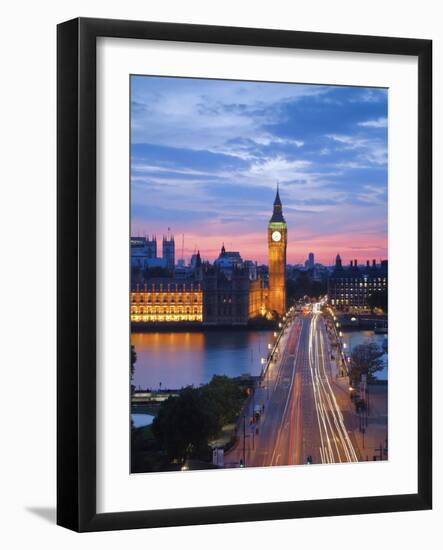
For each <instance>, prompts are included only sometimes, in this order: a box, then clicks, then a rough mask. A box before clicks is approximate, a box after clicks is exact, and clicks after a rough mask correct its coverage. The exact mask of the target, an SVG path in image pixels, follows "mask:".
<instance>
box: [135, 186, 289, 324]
mask: <svg viewBox="0 0 443 550" xmlns="http://www.w3.org/2000/svg"><path fill="white" fill-rule="evenodd" d="M286 242H287V228H286V222H285V220H284V218H283V214H282V204H281V201H280V196H279V193H278V190H277V194H276V197H275V201H274V208H273V214H272V218H271V220H270V222H269V224H268V250H269V274H268V281H269V284H267V281H266V275H267V272H266V268H265V267H264V266H260V267H259V266H257V263H256V262H252V261H250V260H245V261H244V260H243V259H242V257H241V255H240V253H239V252H238V251H227V250H226V248H225V246H224V245H222V248H221V250H220V254H219V256H218V258H217V259H216V260H215V261H214V263H213V265H211V264H209V262H202V259H201V257H200V252H197V253H196V254H194V255H193V256H192V258H191V262H190V265H189V266H185V265H184V263H181V264H180V265H178V266H176V267H175V270H174V272H172V270H171V275H170V276H169V277H163V278H162V279H161V280H160V279H155V280H150V279H149V273H148V277H147V278H146V279H143V278H140V277H139V278H137V279H134V278H133V279H132V290H131V322H132V323H134V324H139V323H147V324H149V323H170V322H177V323H183V322H186V323H200V324H203V325H205V326H217V325H231V326H235V325H240V326H245V325H247V324H248V322H249V321H250V320H253V319H260V318H264V317H266V318H268V319H271V318H275V317H276V316H277V317H278V316H282V315H284V314H285V312H286V289H285V282H286ZM174 247H175V245H174V238H173V237H171V238H169V237H168V238H166V237H164V238H163V258H162V260H163V261H164V262H165V264H166V266H167V267H170V266H172V267H174V258H175V248H174Z"/></svg>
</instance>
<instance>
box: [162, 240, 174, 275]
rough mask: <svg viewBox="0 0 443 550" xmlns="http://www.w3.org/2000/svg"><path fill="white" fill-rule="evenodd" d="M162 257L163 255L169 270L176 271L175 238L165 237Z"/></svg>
mask: <svg viewBox="0 0 443 550" xmlns="http://www.w3.org/2000/svg"><path fill="white" fill-rule="evenodd" d="M162 255H163V259H164V260H165V261H166V267H167V268H168V269H174V266H175V241H174V236H171V237H169V236H168V237H163V247H162Z"/></svg>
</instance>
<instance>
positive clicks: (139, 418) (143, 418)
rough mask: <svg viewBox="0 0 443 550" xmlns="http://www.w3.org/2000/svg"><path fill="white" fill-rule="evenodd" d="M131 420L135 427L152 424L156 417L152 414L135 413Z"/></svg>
mask: <svg viewBox="0 0 443 550" xmlns="http://www.w3.org/2000/svg"><path fill="white" fill-rule="evenodd" d="M131 420H132V424H133V425H134V428H141V427H142V426H150V425H151V424H152V422H153V420H154V417H153V416H152V414H144V413H133V414H131Z"/></svg>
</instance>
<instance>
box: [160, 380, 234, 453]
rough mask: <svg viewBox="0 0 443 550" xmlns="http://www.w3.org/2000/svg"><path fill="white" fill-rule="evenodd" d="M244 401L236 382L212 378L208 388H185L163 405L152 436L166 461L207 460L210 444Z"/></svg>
mask: <svg viewBox="0 0 443 550" xmlns="http://www.w3.org/2000/svg"><path fill="white" fill-rule="evenodd" d="M244 399H245V393H244V389H243V388H242V387H241V386H240V384H239V383H238V381H236V380H233V379H231V378H228V377H227V376H213V377H212V380H211V381H210V382H209V384H205V385H204V386H201V387H199V388H191V387H189V388H185V389H184V390H182V391H181V392H180V394H179V395H178V396H177V397H170V398H169V399H168V400H167V401H165V402H164V403H162V405H161V407H160V410H159V413H158V415H157V416H156V418H155V419H154V421H153V423H152V433H153V434H154V437H155V438H156V440H157V442H158V444H159V446H160V448H161V449H163V450H164V451H165V453H166V454H167V456H168V458H169V460H171V461H174V460H175V461H178V462H183V461H184V460H186V459H187V458H199V459H203V460H206V459H207V457H208V454H210V449H209V441H210V440H212V439H214V438H216V437H217V436H218V435H219V434H220V431H221V429H222V427H223V426H224V425H225V424H227V423H229V422H233V421H235V419H236V418H237V416H238V414H239V412H240V410H241V408H242V406H243V403H244ZM208 452H209V453H208Z"/></svg>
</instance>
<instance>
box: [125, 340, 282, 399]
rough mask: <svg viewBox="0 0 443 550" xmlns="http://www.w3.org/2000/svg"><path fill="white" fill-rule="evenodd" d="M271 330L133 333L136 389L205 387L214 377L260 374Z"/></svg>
mask: <svg viewBox="0 0 443 550" xmlns="http://www.w3.org/2000/svg"><path fill="white" fill-rule="evenodd" d="M272 338H273V336H272V332H270V331H246V330H238V331H235V330H232V331H228V330H227V331H214V332H154V333H140V332H139V333H134V334H132V335H131V342H132V344H133V345H134V346H135V351H136V353H137V362H136V364H135V374H134V384H135V386H136V388H139V387H140V388H143V389H146V388H149V389H159V388H160V387H161V388H162V389H178V388H182V387H184V386H189V385H195V386H198V385H200V384H205V383H207V382H209V381H210V380H211V378H212V376H213V375H214V374H225V375H227V376H240V375H241V374H245V373H250V374H255V375H256V374H259V373H260V370H261V364H260V358H261V357H266V354H267V352H268V343H269V342H271V341H272Z"/></svg>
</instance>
